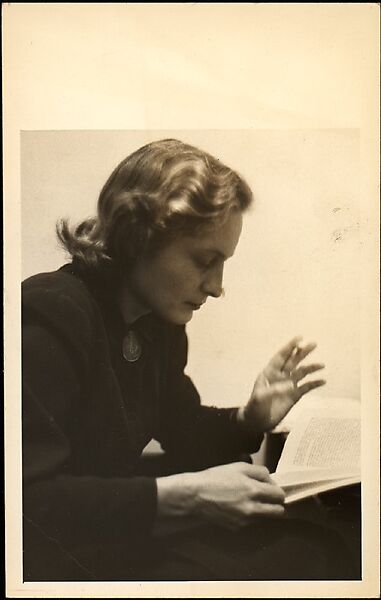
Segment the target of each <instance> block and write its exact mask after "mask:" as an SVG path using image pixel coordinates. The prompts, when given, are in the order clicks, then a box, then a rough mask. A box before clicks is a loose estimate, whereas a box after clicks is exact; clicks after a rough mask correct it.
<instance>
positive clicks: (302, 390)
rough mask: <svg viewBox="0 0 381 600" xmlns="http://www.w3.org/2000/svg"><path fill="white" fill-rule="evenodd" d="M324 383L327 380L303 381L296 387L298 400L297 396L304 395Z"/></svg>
mask: <svg viewBox="0 0 381 600" xmlns="http://www.w3.org/2000/svg"><path fill="white" fill-rule="evenodd" d="M326 383H327V382H326V381H325V379H317V380H316V381H308V382H307V383H303V385H301V386H299V387H298V388H297V395H298V400H299V398H301V397H302V396H304V394H307V393H308V392H310V391H311V390H314V389H315V388H318V387H321V386H322V385H325V384H326Z"/></svg>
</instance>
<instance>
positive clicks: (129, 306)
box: [117, 283, 151, 326]
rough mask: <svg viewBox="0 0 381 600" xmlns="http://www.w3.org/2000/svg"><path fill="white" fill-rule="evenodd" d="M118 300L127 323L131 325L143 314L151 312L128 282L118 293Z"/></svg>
mask: <svg viewBox="0 0 381 600" xmlns="http://www.w3.org/2000/svg"><path fill="white" fill-rule="evenodd" d="M117 302H118V305H119V308H120V311H121V313H122V316H123V320H124V322H125V323H126V325H128V326H130V325H132V324H133V323H134V322H135V321H137V320H138V319H139V318H140V317H142V316H143V315H146V314H148V313H150V312H151V311H150V309H149V308H147V307H146V306H144V305H143V304H142V302H141V301H139V299H138V298H137V297H136V295H135V294H134V293H133V292H132V291H131V289H130V287H129V286H128V284H127V283H124V284H123V285H122V287H121V288H120V290H119V293H118V295H117Z"/></svg>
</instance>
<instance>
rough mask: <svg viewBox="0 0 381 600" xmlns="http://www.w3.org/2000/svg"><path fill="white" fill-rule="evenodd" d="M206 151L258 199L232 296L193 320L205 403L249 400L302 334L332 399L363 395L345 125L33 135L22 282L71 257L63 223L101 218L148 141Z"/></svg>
mask: <svg viewBox="0 0 381 600" xmlns="http://www.w3.org/2000/svg"><path fill="white" fill-rule="evenodd" d="M164 137H177V138H179V139H182V140H184V141H187V142H190V143H193V144H196V145H199V146H200V147H201V148H203V149H205V150H207V151H209V152H211V153H213V154H214V155H216V156H217V157H218V158H220V159H221V160H223V161H224V162H225V163H227V164H228V165H230V166H232V167H233V168H235V169H237V170H238V171H239V172H241V174H242V175H244V176H245V178H246V179H247V180H248V182H249V184H250V185H251V187H252V189H253V191H254V197H255V204H254V206H253V208H252V209H251V210H250V212H249V213H248V214H247V215H246V217H245V223H244V229H243V233H242V236H241V240H240V243H239V245H238V248H237V251H236V254H235V256H234V257H233V258H232V259H231V260H230V261H228V262H227V263H226V267H225V279H224V286H225V289H226V296H225V297H224V298H222V299H218V300H215V299H209V301H208V302H207V304H206V305H205V307H204V308H203V309H202V310H201V311H200V312H198V313H195V315H194V317H193V320H192V321H191V322H190V324H189V325H188V334H189V340H190V356H189V365H188V372H189V373H190V374H191V376H192V377H193V379H194V381H195V383H196V385H197V387H198V389H199V390H200V393H201V396H202V399H203V402H204V403H206V404H217V405H220V406H229V405H236V404H242V403H244V402H245V400H246V399H247V397H248V395H249V394H250V390H251V387H252V384H253V381H254V378H255V376H256V374H257V373H258V372H259V370H260V369H261V368H262V367H263V366H264V364H265V363H266V362H267V360H268V359H269V358H270V357H271V356H272V354H273V353H275V351H276V350H277V349H278V347H280V346H281V345H282V344H283V343H285V342H286V341H287V340H288V339H289V338H291V337H293V336H294V335H299V334H300V335H303V336H304V339H305V340H306V341H311V340H312V341H316V342H317V343H318V348H317V350H316V351H315V352H314V360H315V358H316V360H319V361H323V362H324V363H325V364H326V370H325V377H326V379H327V385H326V386H325V387H324V388H321V390H320V391H319V393H321V394H322V395H326V396H327V395H328V396H349V397H354V398H359V395H360V361H359V349H360V330H359V326H360V324H359V297H358V292H359V288H358V281H359V273H360V269H361V264H360V258H359V256H360V254H359V249H360V243H361V239H360V235H359V232H360V214H359V206H360V198H359V182H358V164H359V137H358V132H357V131H356V130H352V129H340V130H327V129H325V130H316V129H307V130H288V129H283V130H248V129H245V130H203V131H201V130H193V131H191V130H161V131H160V130H155V131H28V132H22V135H21V159H22V160H21V164H22V169H21V186H22V265H23V278H25V277H28V276H29V275H32V274H34V273H37V272H41V271H49V270H53V269H56V268H57V267H59V266H60V265H61V264H62V263H63V262H65V256H64V254H63V252H62V250H61V249H60V248H59V246H58V244H57V242H56V240H55V234H54V225H55V222H56V220H57V219H58V218H60V217H62V216H68V217H70V218H71V220H72V221H73V222H75V221H77V220H78V219H81V218H83V217H86V216H89V215H92V214H94V212H95V207H96V200H97V196H98V193H99V191H100V188H101V186H102V185H103V183H104V181H105V180H106V178H107V177H108V175H109V174H110V172H111V170H112V169H113V168H114V166H116V164H117V163H118V162H119V161H120V160H121V159H122V158H124V157H125V156H126V155H127V154H129V153H130V152H132V151H133V150H135V149H136V148H138V147H139V146H141V145H143V144H144V143H146V142H147V141H152V140H154V139H160V138H164Z"/></svg>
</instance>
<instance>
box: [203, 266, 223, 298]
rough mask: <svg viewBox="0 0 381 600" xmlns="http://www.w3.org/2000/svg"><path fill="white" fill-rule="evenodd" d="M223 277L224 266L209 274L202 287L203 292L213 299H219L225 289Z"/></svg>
mask: <svg viewBox="0 0 381 600" xmlns="http://www.w3.org/2000/svg"><path fill="white" fill-rule="evenodd" d="M223 275H224V266H223V265H221V266H220V267H218V268H216V269H213V271H211V272H210V273H209V276H208V278H207V279H206V280H205V281H204V284H203V286H202V289H203V292H204V293H205V294H207V295H208V296H212V297H213V298H219V297H220V296H221V295H222V292H223V288H222V282H223Z"/></svg>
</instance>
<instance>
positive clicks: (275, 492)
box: [157, 462, 285, 530]
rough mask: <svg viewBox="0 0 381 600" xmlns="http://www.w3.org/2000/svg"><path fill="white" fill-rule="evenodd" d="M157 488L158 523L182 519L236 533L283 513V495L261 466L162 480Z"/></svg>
mask: <svg viewBox="0 0 381 600" xmlns="http://www.w3.org/2000/svg"><path fill="white" fill-rule="evenodd" d="M157 485H158V519H159V521H160V519H164V520H165V518H166V517H167V518H168V517H176V516H178V517H180V516H183V517H185V520H186V521H187V520H189V518H191V519H195V520H196V521H199V520H200V519H202V520H204V521H205V520H206V521H208V522H210V523H214V524H217V525H219V526H222V527H224V528H226V529H230V530H236V529H240V528H242V527H244V526H246V525H249V524H250V523H251V522H252V521H253V520H254V519H255V518H257V517H259V516H271V517H278V516H282V515H283V513H284V506H283V504H284V499H285V493H284V491H283V490H282V488H280V487H279V486H278V485H276V484H275V483H274V482H273V481H272V480H271V478H270V474H269V471H268V469H266V467H262V466H258V465H252V464H247V463H244V462H239V463H231V464H228V465H221V466H217V467H211V468H209V469H205V470H204V471H199V472H196V473H182V474H180V475H172V476H169V477H163V478H160V479H158V480H157ZM180 520H181V519H180Z"/></svg>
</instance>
